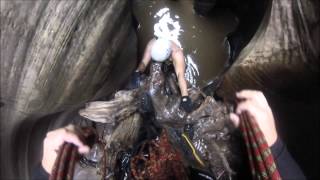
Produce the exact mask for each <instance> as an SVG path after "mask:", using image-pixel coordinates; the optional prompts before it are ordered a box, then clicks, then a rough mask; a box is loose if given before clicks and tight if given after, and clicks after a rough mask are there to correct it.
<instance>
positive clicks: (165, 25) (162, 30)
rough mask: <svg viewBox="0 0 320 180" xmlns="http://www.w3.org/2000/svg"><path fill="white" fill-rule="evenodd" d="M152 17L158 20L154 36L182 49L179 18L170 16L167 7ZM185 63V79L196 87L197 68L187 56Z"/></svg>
mask: <svg viewBox="0 0 320 180" xmlns="http://www.w3.org/2000/svg"><path fill="white" fill-rule="evenodd" d="M153 17H154V18H155V19H158V20H157V21H156V22H157V23H156V24H155V25H154V27H153V28H154V36H156V37H158V38H165V39H169V40H171V41H173V42H175V43H176V44H177V45H178V46H179V47H180V48H182V49H183V47H182V45H181V42H180V41H179V37H180V36H181V33H182V32H184V30H183V29H182V28H181V25H180V22H179V20H180V16H178V15H176V14H175V15H173V16H171V12H170V9H169V8H168V7H164V8H162V9H160V10H159V11H158V12H157V13H156V14H155V15H154V16H153ZM185 62H186V66H187V68H186V73H185V77H186V79H187V81H189V83H190V84H191V85H192V86H196V83H197V81H196V79H197V77H198V76H199V75H200V74H199V70H198V66H197V65H196V63H195V62H194V60H193V59H192V57H191V55H189V54H188V55H187V56H186V58H185Z"/></svg>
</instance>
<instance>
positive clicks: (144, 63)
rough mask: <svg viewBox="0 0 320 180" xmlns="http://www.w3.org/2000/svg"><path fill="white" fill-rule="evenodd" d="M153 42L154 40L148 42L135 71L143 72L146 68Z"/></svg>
mask: <svg viewBox="0 0 320 180" xmlns="http://www.w3.org/2000/svg"><path fill="white" fill-rule="evenodd" d="M154 41H155V39H151V40H150V41H149V42H148V44H147V46H146V48H145V50H144V54H143V58H142V60H141V62H140V64H139V66H138V68H137V69H136V71H139V72H144V71H145V70H146V68H147V66H148V64H149V63H150V60H151V48H152V45H153V43H154Z"/></svg>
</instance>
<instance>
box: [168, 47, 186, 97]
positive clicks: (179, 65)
mask: <svg viewBox="0 0 320 180" xmlns="http://www.w3.org/2000/svg"><path fill="white" fill-rule="evenodd" d="M171 44H172V54H171V56H172V61H173V65H174V69H175V72H176V75H177V78H178V84H179V88H180V92H181V96H188V87H187V81H186V78H185V76H184V73H185V68H186V64H185V62H184V55H183V51H182V49H181V48H180V47H179V46H177V45H176V44H175V43H174V42H172V43H171Z"/></svg>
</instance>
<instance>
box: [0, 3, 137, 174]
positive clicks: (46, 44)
mask: <svg viewBox="0 0 320 180" xmlns="http://www.w3.org/2000/svg"><path fill="white" fill-rule="evenodd" d="M130 8H131V6H130V2H127V1H99V0H94V1H85V0H70V1H56V0H44V1H1V71H0V72H1V103H3V106H1V109H0V110H1V177H6V178H10V177H15V178H21V177H28V175H27V174H28V173H27V172H28V168H30V169H31V167H30V166H28V163H31V162H30V160H31V159H33V158H31V157H29V156H28V153H29V155H30V153H31V154H33V153H34V152H32V151H29V148H30V147H29V144H30V143H31V141H32V137H31V136H30V134H34V133H31V130H32V131H37V129H33V128H34V123H35V122H36V121H37V119H39V118H40V117H43V116H46V115H48V114H54V113H57V112H61V111H70V110H71V109H74V108H76V107H78V106H81V105H82V104H83V103H84V102H87V101H88V100H89V99H97V98H101V97H103V96H106V95H108V94H110V93H111V92H113V91H114V89H117V88H118V87H119V86H120V85H121V84H122V83H123V82H124V80H126V79H127V77H128V75H129V74H130V72H131V71H132V69H133V68H134V67H135V64H136V58H135V57H136V44H135V43H136V42H137V41H136V37H135V32H134V29H133V26H132V14H131V10H130ZM124 51H125V52H126V54H125V55H126V57H124V56H123V55H121V53H123V52H124ZM121 58H122V59H121ZM128 61H130V63H128ZM119 70H121V71H119ZM47 124H50V123H48V122H47ZM22 125H23V127H22ZM47 127H48V126H47ZM39 131H41V130H39ZM38 136H39V134H38ZM35 144H36V143H35ZM37 148H39V149H41V145H39V144H38V145H37ZM34 149H36V148H34ZM38 156H40V153H39V155H38ZM18 162H19V163H18ZM14 169H18V172H15V174H13V170H14Z"/></svg>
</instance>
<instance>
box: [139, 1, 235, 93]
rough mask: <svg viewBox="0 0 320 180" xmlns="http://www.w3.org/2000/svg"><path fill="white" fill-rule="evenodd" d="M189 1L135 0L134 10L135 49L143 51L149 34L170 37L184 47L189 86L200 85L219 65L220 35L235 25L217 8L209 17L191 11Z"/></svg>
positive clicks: (224, 54)
mask: <svg viewBox="0 0 320 180" xmlns="http://www.w3.org/2000/svg"><path fill="white" fill-rule="evenodd" d="M192 3H193V1H191V0H190V1H186V0H180V1H172V0H162V1H157V0H151V1H146V0H135V1H134V3H133V4H134V14H135V16H136V18H137V20H138V21H139V23H140V24H139V28H138V38H139V42H140V43H139V53H140V55H141V54H143V51H144V48H145V46H146V44H147V42H148V41H149V40H150V39H151V38H152V37H164V38H167V39H170V40H172V41H174V42H175V43H176V44H178V45H179V46H180V47H181V48H182V49H183V51H184V55H185V61H186V64H187V69H186V74H185V76H186V79H187V80H188V81H189V82H190V83H191V84H192V85H193V86H200V87H201V86H203V85H205V84H206V83H207V82H209V81H210V80H211V79H213V78H214V77H215V76H216V75H217V74H218V73H219V72H220V71H221V70H222V68H223V64H224V62H225V61H226V59H227V52H226V50H225V49H224V46H223V40H224V37H225V36H226V35H227V34H228V33H229V32H231V31H233V29H234V28H235V26H236V20H235V17H234V16H233V15H232V14H231V13H229V12H228V11H226V10H222V11H221V10H217V12H216V13H214V14H213V15H212V16H210V17H202V16H199V15H197V14H195V13H194V10H193V5H192Z"/></svg>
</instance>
